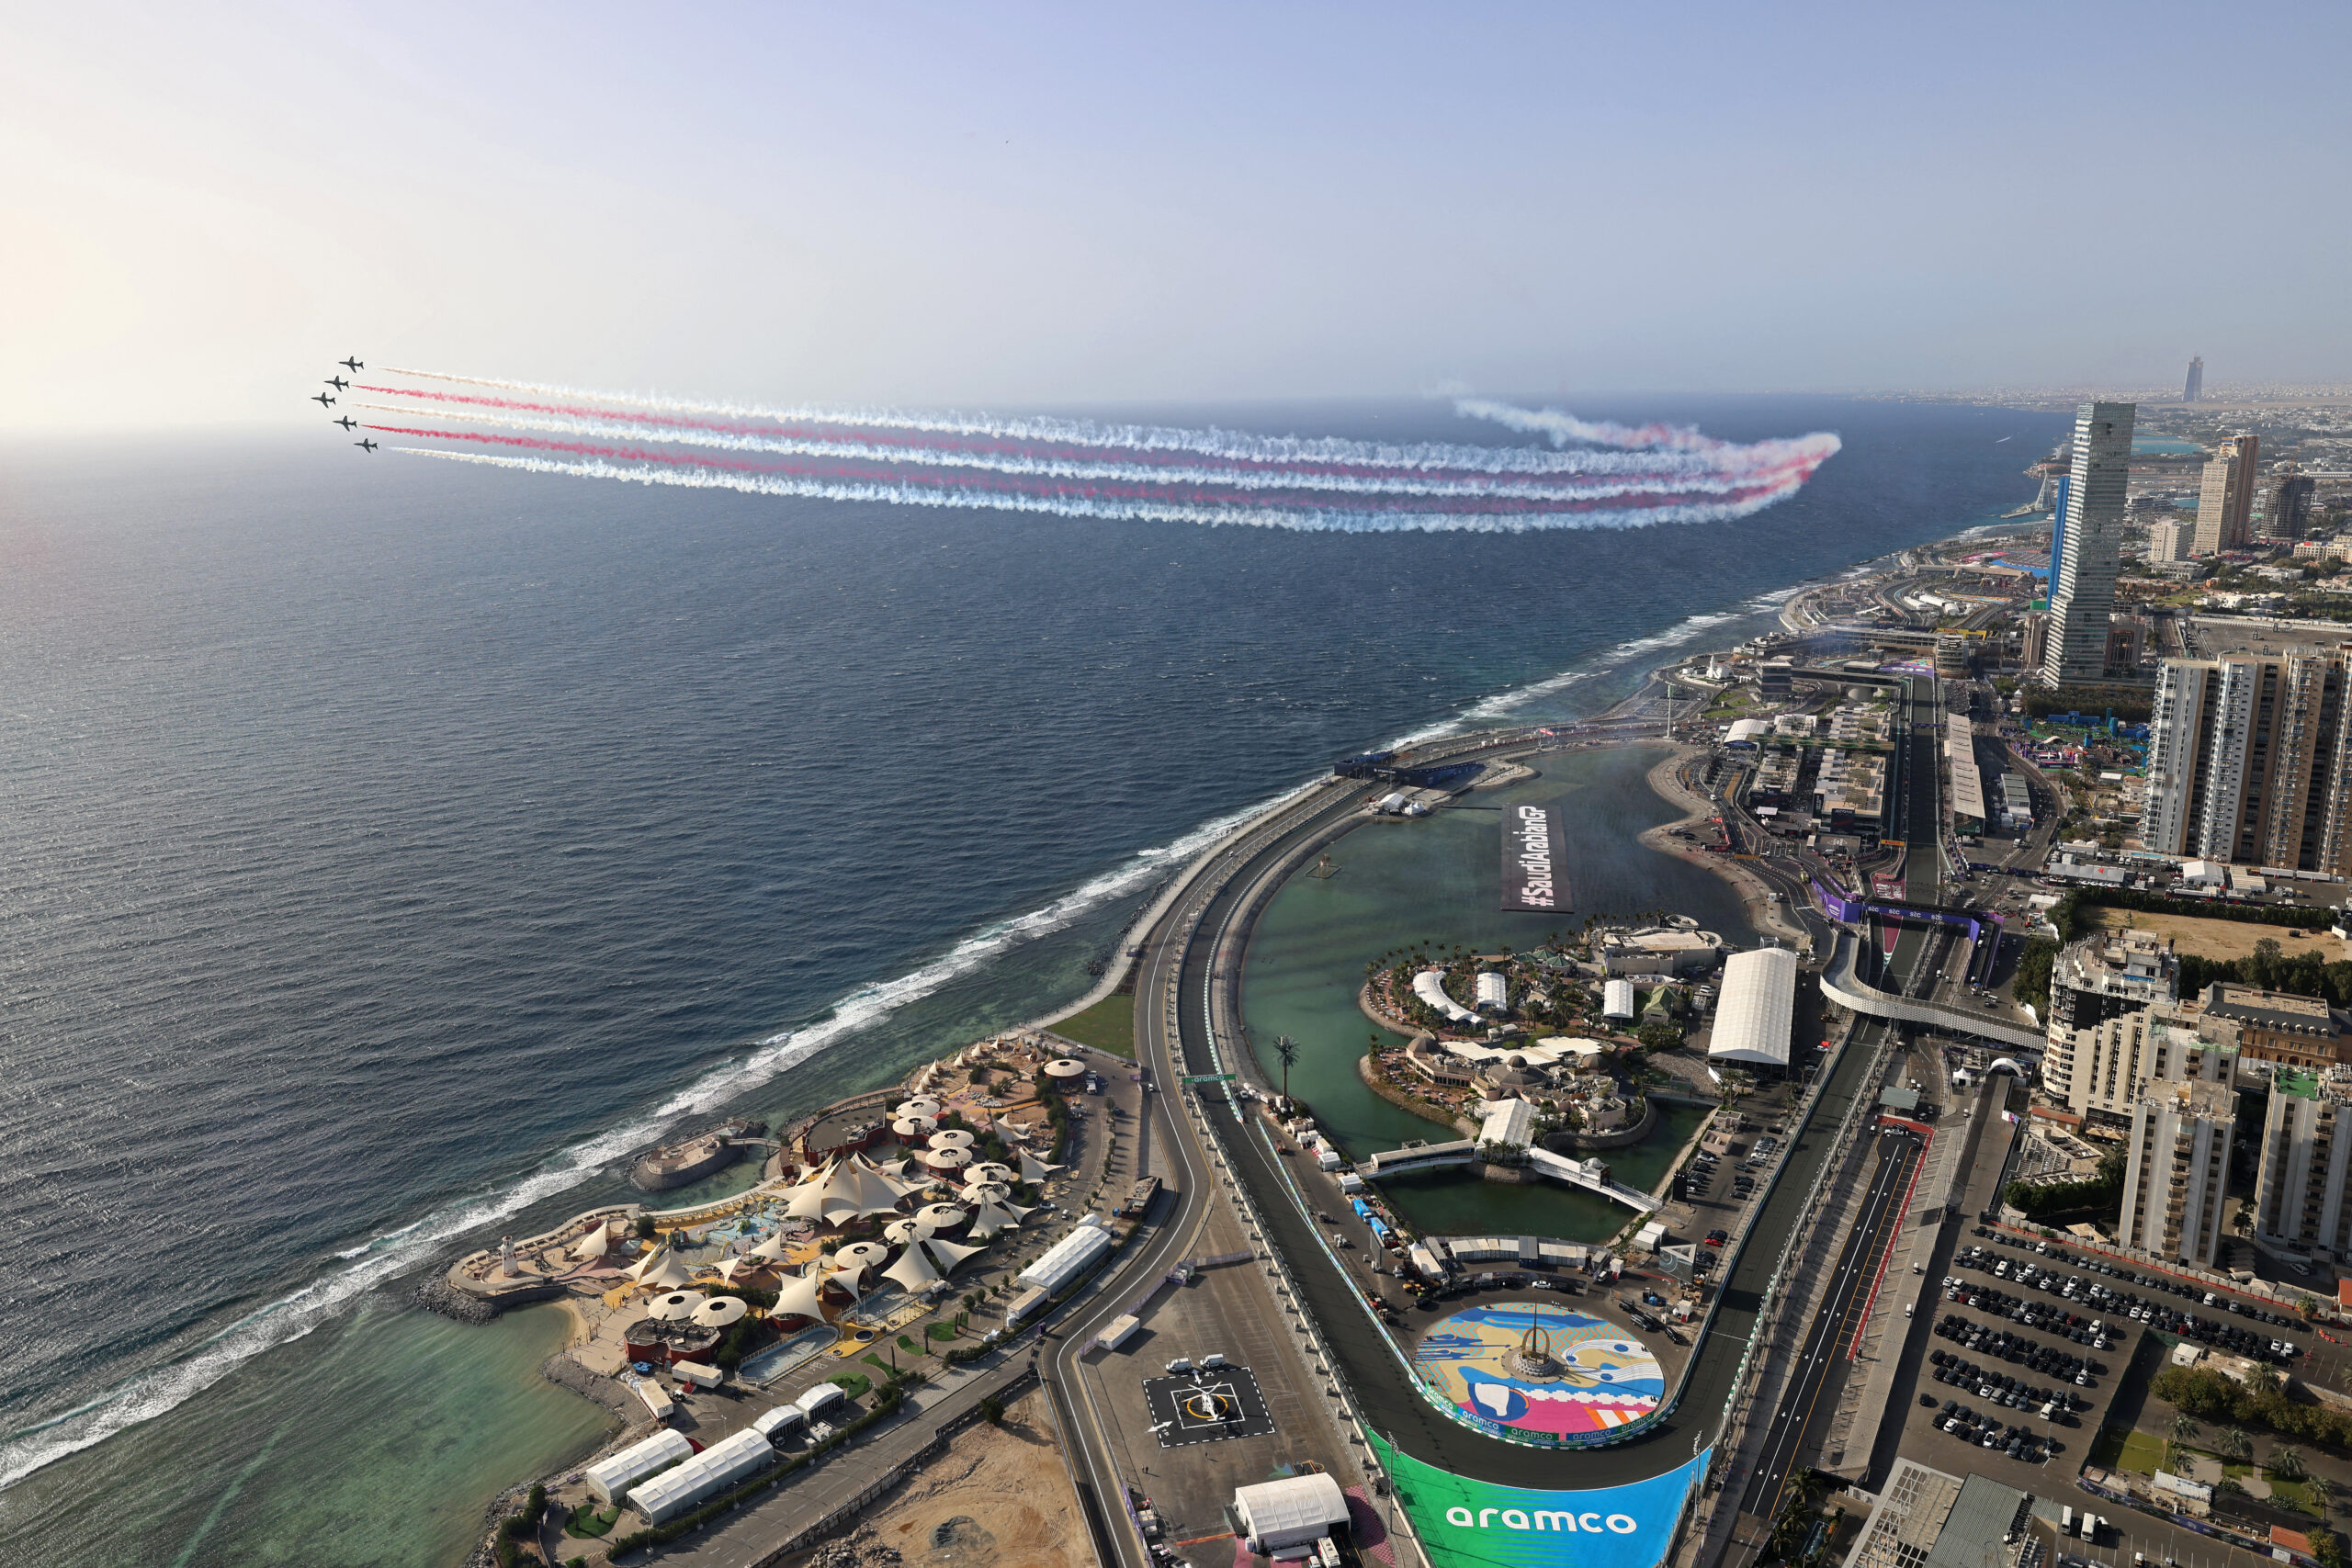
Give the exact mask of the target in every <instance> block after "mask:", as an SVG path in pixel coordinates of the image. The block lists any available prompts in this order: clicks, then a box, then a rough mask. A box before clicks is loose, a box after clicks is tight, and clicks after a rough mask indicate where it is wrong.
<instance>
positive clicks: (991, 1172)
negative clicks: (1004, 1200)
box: [964, 1159, 1019, 1186]
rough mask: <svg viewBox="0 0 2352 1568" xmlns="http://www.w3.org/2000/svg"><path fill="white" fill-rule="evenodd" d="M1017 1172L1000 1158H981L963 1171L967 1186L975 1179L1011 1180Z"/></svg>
mask: <svg viewBox="0 0 2352 1568" xmlns="http://www.w3.org/2000/svg"><path fill="white" fill-rule="evenodd" d="M1018 1174H1019V1173H1018V1172H1017V1171H1015V1170H1014V1169H1013V1168H1012V1167H1011V1166H1009V1165H1007V1164H1005V1163H1004V1162H1003V1161H1002V1160H994V1159H991V1160H983V1161H981V1162H980V1163H979V1164H978V1165H976V1166H974V1167H972V1168H971V1169H969V1170H967V1171H966V1172H965V1173H964V1181H965V1184H966V1185H967V1186H968V1185H970V1184H971V1183H972V1182H975V1181H1011V1180H1012V1179H1013V1177H1014V1176H1016V1175H1018Z"/></svg>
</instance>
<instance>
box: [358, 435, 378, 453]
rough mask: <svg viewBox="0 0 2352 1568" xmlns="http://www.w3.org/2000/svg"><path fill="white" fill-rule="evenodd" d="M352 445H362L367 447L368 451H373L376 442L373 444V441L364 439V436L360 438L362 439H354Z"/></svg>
mask: <svg viewBox="0 0 2352 1568" xmlns="http://www.w3.org/2000/svg"><path fill="white" fill-rule="evenodd" d="M352 445H353V446H363V447H365V448H367V449H368V451H370V452H373V451H374V450H375V449H376V444H375V443H374V442H373V441H369V440H367V439H365V438H362V439H360V440H357V441H355V442H353V443H352Z"/></svg>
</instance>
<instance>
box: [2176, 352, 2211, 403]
mask: <svg viewBox="0 0 2352 1568" xmlns="http://www.w3.org/2000/svg"><path fill="white" fill-rule="evenodd" d="M2204 396H2205V356H2204V355H2201V354H2200V355H2196V356H2195V357H2193V358H2192V359H2190V360H2189V362H2188V381H2187V382H2186V383H2185V384H2184V385H2183V386H2182V387H2181V389H2180V400H2181V401H2182V402H2184V403H2194V402H2199V401H2202V400H2203V399H2204Z"/></svg>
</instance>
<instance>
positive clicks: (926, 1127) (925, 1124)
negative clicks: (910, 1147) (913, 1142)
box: [890, 1116, 939, 1138]
mask: <svg viewBox="0 0 2352 1568" xmlns="http://www.w3.org/2000/svg"><path fill="white" fill-rule="evenodd" d="M937 1125H939V1123H937V1122H933V1120H932V1119H931V1118H930V1117H928V1116H901V1117H899V1119H898V1120H897V1121H896V1122H891V1123H890V1131H891V1132H892V1133H893V1134H896V1135H898V1136H899V1137H901V1138H920V1137H922V1136H923V1135H925V1134H928V1133H929V1132H930V1131H931V1130H932V1129H933V1127H935V1126H937Z"/></svg>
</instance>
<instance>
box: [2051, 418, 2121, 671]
mask: <svg viewBox="0 0 2352 1568" xmlns="http://www.w3.org/2000/svg"><path fill="white" fill-rule="evenodd" d="M2138 412H2139V408H2138V405H2137V404H2133V403H2106V402H2093V403H2085V404H2083V405H2082V406H2081V407H2080V408H2079V409H2077V410H2076V411H2075V450H2074V465H2073V468H2072V470H2071V472H2070V473H2069V474H2068V476H2067V486H2066V512H2065V518H2064V523H2065V536H2064V542H2063V544H2062V545H2061V546H2060V547H2059V549H2060V553H2059V555H2058V556H2056V557H2054V558H2052V561H2051V563H2050V581H2051V591H2050V632H2049V646H2048V650H2047V652H2046V653H2045V655H2044V658H2043V663H2042V666H2041V671H2042V678H2043V679H2044V680H2045V681H2047V682H2050V683H2051V684H2052V685H2053V686H2063V685H2066V684H2069V683H2072V682H2098V680H2100V679H2101V678H2102V677H2104V676H2105V675H2106V673H2107V627H2108V622H2109V619H2111V618H2112V616H2113V615H2114V611H2115V565H2116V558H2117V556H2118V554H2119V553H2120V546H2121V544H2122V534H2123V501H2124V489H2125V486H2126V485H2127V484H2128V483H2129V481H2130V479H2131V423H2132V420H2133V418H2134V417H2135V416H2136V415H2137V414H2138Z"/></svg>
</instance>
